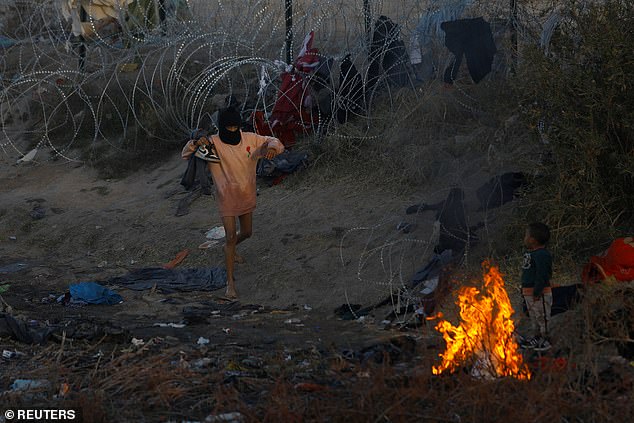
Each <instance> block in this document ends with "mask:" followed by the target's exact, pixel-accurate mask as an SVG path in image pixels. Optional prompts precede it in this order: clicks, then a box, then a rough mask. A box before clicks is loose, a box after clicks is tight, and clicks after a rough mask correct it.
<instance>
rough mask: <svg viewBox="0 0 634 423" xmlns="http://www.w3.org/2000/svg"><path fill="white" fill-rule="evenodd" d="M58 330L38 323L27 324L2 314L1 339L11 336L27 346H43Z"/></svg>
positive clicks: (0, 322)
mask: <svg viewBox="0 0 634 423" xmlns="http://www.w3.org/2000/svg"><path fill="white" fill-rule="evenodd" d="M56 330H57V328H55V327H51V326H43V327H41V326H40V325H39V323H38V322H28V323H27V322H25V321H23V320H19V319H16V318H15V317H13V316H11V315H9V314H0V338H2V337H6V336H11V337H13V338H15V339H16V340H18V341H19V342H23V343H25V344H41V345H43V344H44V343H46V341H47V340H48V338H49V336H51V334H52V333H54V332H55V331H56Z"/></svg>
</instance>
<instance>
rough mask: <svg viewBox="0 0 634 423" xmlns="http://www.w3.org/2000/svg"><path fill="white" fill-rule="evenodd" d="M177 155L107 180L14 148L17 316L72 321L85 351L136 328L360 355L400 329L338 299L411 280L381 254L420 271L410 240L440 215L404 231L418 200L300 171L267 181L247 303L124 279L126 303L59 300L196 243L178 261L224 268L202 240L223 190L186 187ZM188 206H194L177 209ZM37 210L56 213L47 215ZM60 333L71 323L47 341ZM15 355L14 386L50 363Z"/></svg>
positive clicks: (181, 344) (145, 333) (11, 212)
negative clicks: (353, 314) (80, 286)
mask: <svg viewBox="0 0 634 423" xmlns="http://www.w3.org/2000/svg"><path fill="white" fill-rule="evenodd" d="M178 153H179V152H175V157H174V158H173V159H172V160H169V161H168V162H166V163H164V164H160V165H158V166H157V167H156V169H154V170H152V171H150V172H138V173H135V174H134V175H132V176H130V177H127V178H125V179H122V180H101V179H99V178H97V176H96V174H95V172H94V170H92V169H90V168H88V167H86V166H81V165H74V164H72V163H67V162H64V163H59V164H52V163H41V164H34V163H26V164H21V165H14V164H13V162H11V161H10V160H9V159H8V158H6V157H4V158H3V159H2V160H3V163H2V166H1V167H0V169H1V171H2V176H1V181H0V186H2V190H1V194H0V197H1V199H0V204H1V209H0V221H1V222H2V223H1V225H0V228H1V229H0V257H1V261H0V268H2V269H4V270H3V273H2V274H1V275H0V278H1V279H0V282H1V283H2V284H8V285H9V287H8V290H7V292H5V293H3V294H2V298H3V300H4V303H5V312H8V311H10V312H11V314H12V315H13V316H15V317H18V318H21V319H23V320H25V321H29V322H31V324H32V325H36V326H37V325H41V326H47V325H48V326H53V327H65V328H66V331H65V333H64V335H63V336H64V337H68V339H69V342H71V344H72V342H73V339H75V341H76V344H75V348H76V349H77V350H78V351H79V350H84V349H85V345H84V344H82V342H86V343H88V344H89V345H95V343H97V345H100V346H104V348H105V345H106V344H108V345H119V348H121V347H120V345H123V346H130V345H131V344H130V342H131V339H133V338H136V339H141V340H144V341H145V342H148V341H150V340H155V339H160V340H163V342H167V344H164V345H170V346H172V347H178V348H180V349H181V350H187V349H188V348H189V349H190V350H196V349H197V348H200V347H201V346H200V345H199V344H198V343H197V342H198V340H199V338H201V337H202V338H205V339H207V340H209V344H206V345H205V346H204V348H219V349H220V351H224V352H225V353H226V354H225V355H226V356H227V357H233V356H235V351H234V352H227V351H228V350H231V349H232V348H242V349H246V350H247V351H256V352H257V351H259V352H260V356H261V357H264V356H268V357H269V358H271V357H278V356H279V355H280V354H284V351H287V352H286V353H285V354H291V353H290V352H288V351H294V350H302V351H303V350H305V349H306V348H309V347H316V348H320V349H322V350H324V351H330V353H334V354H342V352H343V353H346V351H347V353H346V354H348V353H349V354H352V353H353V352H355V351H356V354H358V351H361V350H362V349H363V348H364V347H367V346H368V345H375V344H380V343H381V342H387V341H388V340H389V339H391V338H393V337H394V336H395V335H396V336H399V335H400V334H399V332H398V331H396V332H393V331H390V330H388V331H386V330H384V327H383V325H382V324H381V323H380V322H381V320H383V315H387V314H388V313H389V312H390V307H384V308H383V309H382V310H381V311H380V312H379V313H377V314H376V316H367V319H365V318H364V319H361V321H350V320H340V319H339V318H337V316H336V315H335V314H334V309H335V308H336V307H338V306H340V305H342V304H346V303H348V302H350V303H359V304H363V305H369V304H371V303H373V302H376V301H377V300H379V299H383V298H384V297H385V296H386V294H388V293H389V292H390V286H395V284H398V283H399V282H398V276H397V277H394V276H391V277H389V276H388V273H394V270H395V269H392V270H391V271H386V269H385V268H384V266H385V263H381V260H382V258H381V256H383V258H387V257H390V258H394V257H398V258H399V259H400V260H401V263H400V264H398V267H399V268H400V270H401V272H403V273H404V274H403V277H408V276H409V275H410V272H411V270H413V269H414V268H415V266H417V265H420V263H422V261H421V260H422V258H424V257H425V255H426V254H429V252H430V247H429V245H427V243H426V242H425V243H422V244H421V243H420V242H418V243H417V242H414V241H409V240H413V239H418V240H423V239H424V240H425V241H427V240H429V238H430V235H431V230H432V228H433V225H432V220H433V216H431V215H430V216H429V217H428V219H429V222H428V223H429V224H424V223H425V222H423V221H424V220H425V219H426V218H425V217H417V219H419V221H418V222H417V223H418V224H417V229H416V231H414V232H413V233H410V234H407V235H406V234H403V233H402V232H399V231H397V230H396V226H397V224H398V223H399V222H400V221H401V220H404V219H405V217H406V216H405V213H404V210H405V208H406V206H407V205H409V204H410V203H411V201H412V199H411V198H404V197H399V196H398V195H394V194H391V193H390V192H387V191H383V190H381V189H380V188H377V187H373V186H361V185H355V180H354V177H352V176H349V177H347V178H346V179H342V180H338V181H337V182H336V183H325V182H322V183H321V184H317V183H316V184H312V183H311V181H310V180H307V179H304V180H303V181H302V183H297V182H296V181H293V180H292V179H293V177H294V176H293V175H291V176H290V177H289V178H287V179H286V180H284V181H283V182H282V183H281V184H279V185H276V186H269V185H268V184H266V183H264V182H262V181H260V182H259V188H258V189H259V194H258V207H257V209H256V212H255V215H254V235H253V237H252V238H251V239H249V240H247V241H245V242H244V244H242V245H240V248H239V251H240V252H241V254H242V255H243V256H244V257H245V259H246V263H245V264H241V265H237V267H236V282H237V288H238V292H239V294H240V302H239V303H238V304H230V303H229V304H227V303H226V302H224V301H222V300H221V299H220V298H219V297H222V294H223V293H224V290H222V289H221V290H218V291H214V292H200V291H198V292H185V293H172V294H163V293H161V292H160V291H156V290H150V291H132V290H127V289H125V288H122V287H116V286H114V287H112V286H111V288H112V289H114V290H115V291H117V292H118V293H119V294H120V295H122V297H123V299H124V301H123V303H121V304H118V305H114V306H106V305H99V306H96V305H90V306H85V307H79V308H75V307H63V306H61V305H60V304H58V303H56V302H55V300H54V298H55V297H58V296H59V295H62V294H64V293H65V292H67V291H68V287H69V285H70V284H73V283H77V282H82V281H97V282H101V283H104V281H106V280H107V279H108V278H110V277H114V276H122V275H124V274H126V273H127V272H128V271H130V270H133V269H141V268H145V267H160V266H161V265H162V264H164V263H167V262H169V261H170V260H172V259H173V258H174V257H175V256H176V254H177V253H179V252H180V251H183V250H185V249H188V250H189V251H190V252H189V254H188V256H187V257H186V258H185V260H184V261H183V262H182V263H181V264H180V266H179V268H195V267H206V266H223V265H224V264H223V253H222V248H221V245H218V246H214V247H212V248H209V249H204V250H203V249H199V248H198V246H199V245H200V244H201V243H203V242H204V241H205V240H206V238H205V233H206V232H207V230H209V229H210V228H213V227H215V226H217V225H219V224H220V219H219V217H218V214H217V209H216V204H215V203H214V200H213V197H212V196H205V195H197V194H196V193H194V194H192V193H190V192H186V191H185V190H184V189H183V188H182V187H181V186H180V184H179V182H180V178H181V176H182V173H183V172H184V170H185V167H186V162H185V161H183V160H181V159H180V157H178ZM184 203H187V204H189V207H187V208H186V209H188V213H187V214H185V215H182V216H176V211H177V210H178V209H179V205H180V206H181V209H182V206H183V204H184ZM34 210H39V211H40V212H43V217H42V216H40V218H34V217H33V216H32V214H33V211H34ZM181 211H182V210H181ZM399 243H400V244H401V245H403V246H399ZM393 244H395V245H397V246H399V247H398V248H396V247H394V245H393ZM405 247H406V248H405ZM373 249H375V250H373ZM388 250H389V252H387V251H388ZM408 266H409V267H408ZM390 279H392V280H391V281H390ZM6 306H9V307H10V309H6ZM185 311H187V312H185ZM192 313H193V314H192ZM161 324H162V325H161ZM170 324H176V325H177V326H178V325H181V324H184V325H185V326H184V327H171V326H174V325H170ZM71 328H72V329H71ZM416 336H420V334H418V335H416ZM165 339H167V340H168V341H164V340H165ZM100 340H101V341H100ZM60 342H62V341H61V337H60V333H59V331H58V333H56V334H55V335H54V336H53V337H52V338H51V340H50V341H49V343H48V345H51V343H52V344H53V345H58V344H59V343H60ZM151 342H156V341H150V343H151ZM203 342H204V341H203ZM62 343H63V342H62ZM100 343H103V344H100ZM0 344H1V346H2V347H3V349H4V350H8V351H14V350H16V351H21V352H25V353H26V354H28V355H27V357H29V356H31V357H32V356H35V355H37V354H38V353H41V352H42V351H43V350H45V349H44V347H40V346H37V345H35V346H28V345H24V344H20V343H16V342H14V341H10V340H9V339H6V340H2V341H0ZM236 346H239V347H236ZM240 346H241V347H240ZM114 348H116V347H114ZM71 349H72V348H71ZM223 354H224V353H223ZM221 355H222V354H221ZM300 362H301V360H300ZM26 363H30V364H26ZM7 364H8V365H13V366H14V367H13V371H12V372H7V373H5V377H4V378H3V380H2V382H3V384H4V383H6V384H10V383H11V380H10V377H9V375H13V376H14V377H17V376H18V373H19V372H20V371H23V372H24V371H26V370H27V369H29V371H32V370H33V368H36V367H37V365H36V361H35V359H34V361H31V362H30V361H29V360H28V359H23V360H21V361H20V360H18V361H15V360H14V361H13V362H12V363H7ZM5 379H6V380H5Z"/></svg>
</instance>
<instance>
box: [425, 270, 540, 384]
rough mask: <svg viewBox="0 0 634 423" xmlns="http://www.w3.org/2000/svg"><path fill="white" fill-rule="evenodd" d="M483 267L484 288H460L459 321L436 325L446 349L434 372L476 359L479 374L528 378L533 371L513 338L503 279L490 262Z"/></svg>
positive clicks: (509, 306) (513, 327)
mask: <svg viewBox="0 0 634 423" xmlns="http://www.w3.org/2000/svg"><path fill="white" fill-rule="evenodd" d="M483 269H484V271H485V273H484V287H483V289H482V291H480V290H478V289H477V288H475V287H462V288H460V290H459V291H458V300H457V304H458V306H459V307H460V319H461V322H460V324H459V325H458V326H453V325H452V324H451V323H449V322H448V321H446V320H441V321H440V322H438V324H437V325H436V330H438V331H439V332H440V333H442V335H443V338H444V339H445V342H446V343H447V349H446V351H445V352H444V353H443V354H440V355H439V356H440V357H442V363H441V364H440V365H439V366H433V368H432V372H433V373H434V374H440V373H442V372H444V371H454V370H455V369H456V368H458V367H459V366H461V365H463V364H467V363H469V362H473V364H474V370H476V369H477V372H478V374H479V375H486V376H489V377H500V376H511V377H515V378H517V379H523V380H528V379H530V377H531V374H530V372H529V370H528V368H527V367H526V365H525V364H524V362H523V359H522V355H521V354H520V353H519V352H518V346H517V343H516V342H515V339H514V338H513V331H514V330H515V324H514V323H513V320H511V316H512V315H513V307H511V302H510V301H509V297H508V294H507V293H506V290H505V289H504V279H502V275H501V274H500V272H499V270H498V268H497V267H495V266H490V265H489V263H488V262H484V263H483ZM472 373H473V372H472Z"/></svg>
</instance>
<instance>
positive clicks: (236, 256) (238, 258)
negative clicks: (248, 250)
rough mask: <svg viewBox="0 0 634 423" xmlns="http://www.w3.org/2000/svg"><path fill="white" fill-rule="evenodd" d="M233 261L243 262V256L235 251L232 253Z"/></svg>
mask: <svg viewBox="0 0 634 423" xmlns="http://www.w3.org/2000/svg"><path fill="white" fill-rule="evenodd" d="M233 261H234V262H235V263H238V264H243V263H245V260H244V257H242V256H241V255H239V254H238V253H235V254H234V256H233Z"/></svg>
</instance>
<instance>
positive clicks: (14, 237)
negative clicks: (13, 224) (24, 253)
mask: <svg viewBox="0 0 634 423" xmlns="http://www.w3.org/2000/svg"><path fill="white" fill-rule="evenodd" d="M9 239H10V240H11V241H17V240H18V237H17V236H13V235H11V236H10V237H9Z"/></svg>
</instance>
